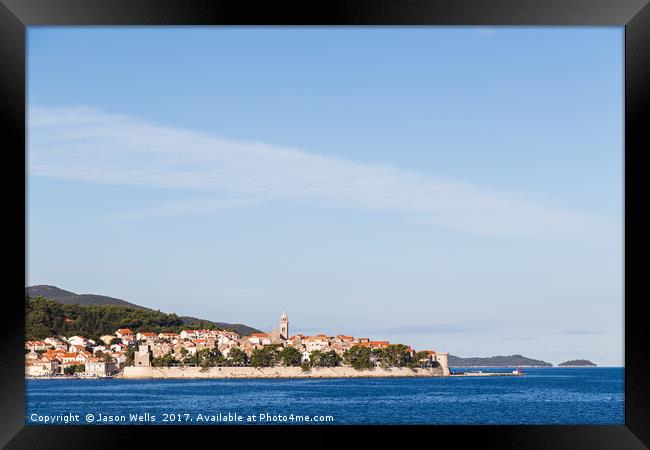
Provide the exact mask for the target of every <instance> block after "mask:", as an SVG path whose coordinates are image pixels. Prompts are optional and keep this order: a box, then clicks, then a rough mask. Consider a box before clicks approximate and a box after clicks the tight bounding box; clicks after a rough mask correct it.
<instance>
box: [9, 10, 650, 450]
mask: <svg viewBox="0 0 650 450" xmlns="http://www.w3.org/2000/svg"><path fill="white" fill-rule="evenodd" d="M39 25H487V26H495V25H549V26H550V25H579V26H590V25H592V26H593V25H598V26H603V25H609V26H624V27H625V236H626V238H627V239H626V243H625V244H626V245H625V258H624V260H625V278H624V279H625V305H624V307H625V425H620V426H588V425H585V426H507V425H504V426H412V427H405V426H382V427H365V426H362V427H348V426H340V427H336V426H325V427H318V426H303V427H285V426H272V427H237V426H231V427H223V426H221V427H220V428H219V429H218V430H216V429H215V427H213V426H205V427H203V426H202V427H191V426H180V428H179V427H178V426H174V427H142V426H128V427H116V426H66V427H55V426H26V425H25V399H24V395H25V379H24V378H25V377H24V365H23V359H24V354H23V348H24V309H23V303H22V301H20V299H21V298H22V296H24V287H25V284H22V285H20V283H19V282H18V280H19V279H21V273H22V279H23V280H24V278H25V275H26V256H25V254H26V252H25V248H26V247H25V245H26V241H25V239H26V233H25V226H26V219H25V217H26V216H25V211H26V204H25V201H26V196H25V195H24V194H25V190H24V188H25V186H26V176H25V169H26V165H25V151H26V147H25V144H26V142H25V138H26V131H25V108H26V104H25V92H26V91H25V87H26V79H25V74H26V67H25V64H26V59H25V51H26V45H25V38H26V27H29V26H39ZM0 66H1V70H0V89H1V95H0V112H1V113H2V125H4V126H3V128H4V130H5V132H4V133H3V138H4V139H3V140H4V142H5V144H4V145H3V148H4V149H5V150H4V156H5V161H6V163H5V164H6V165H5V171H4V174H3V176H2V177H1V179H2V184H3V188H4V189H3V192H4V193H5V211H6V212H7V213H6V215H5V216H4V220H3V221H2V227H3V236H4V238H5V239H4V241H5V245H4V248H5V250H8V252H7V255H6V257H5V261H6V267H7V268H9V270H8V271H7V270H5V271H4V273H5V274H6V275H7V278H8V281H9V282H8V283H7V286H11V289H10V291H9V292H8V294H9V295H7V296H6V298H5V299H4V304H3V314H2V318H3V319H4V320H3V321H2V322H3V328H4V329H5V331H6V334H5V336H4V342H3V343H4V345H3V350H4V351H3V362H4V364H3V365H2V370H1V371H0V377H1V378H2V386H1V391H0V409H1V411H2V415H1V416H0V417H2V421H1V422H0V445H3V446H6V448H45V447H47V448H66V449H70V448H116V447H118V446H123V445H136V441H141V439H144V440H145V441H146V442H148V443H149V444H151V445H148V446H152V445H153V444H154V443H155V442H159V443H160V442H162V443H164V444H166V445H164V446H163V448H168V447H171V446H174V445H194V444H198V442H199V440H203V439H207V441H208V442H214V443H215V445H219V444H223V443H225V440H223V437H224V436H227V437H228V438H234V439H236V441H234V442H239V444H234V445H244V446H246V443H247V442H249V440H250V439H251V438H253V437H258V436H259V435H260V434H261V433H263V435H264V439H265V440H266V442H267V443H268V444H269V445H278V444H281V442H282V440H286V442H289V441H294V439H297V440H295V441H294V442H295V444H296V445H305V446H309V445H312V443H319V444H326V443H328V442H331V443H332V445H339V444H340V442H341V440H340V438H339V437H335V436H333V435H332V433H333V432H336V431H340V430H341V429H344V430H345V431H354V432H357V431H360V432H361V431H364V432H365V433H363V434H364V435H365V436H364V439H365V441H366V445H368V444H372V443H379V442H381V441H384V440H385V439H386V438H387V437H388V436H387V435H389V434H390V435H394V437H396V438H397V439H399V440H400V441H402V442H403V443H404V444H405V445H427V446H429V445H432V446H434V447H438V446H440V445H445V446H446V445H453V446H459V445H460V447H461V448H464V447H465V446H480V447H482V448H503V449H506V448H512V449H515V448H516V449H522V448H526V449H528V448H540V449H542V448H553V449H561V448H571V449H635V448H646V447H648V446H650V408H649V405H650V389H649V386H650V352H648V351H646V348H645V347H646V345H647V344H648V343H650V336H649V334H650V333H649V332H648V330H649V329H650V327H648V326H647V324H646V323H645V322H647V319H646V317H647V316H645V315H644V314H643V309H644V308H643V306H644V303H645V302H644V300H645V298H644V297H643V296H642V294H641V293H642V292H643V290H642V286H641V283H642V279H643V278H642V275H641V271H642V268H643V259H641V255H642V253H641V252H642V247H641V246H640V245H638V242H639V241H638V240H637V239H636V238H638V237H640V235H641V233H640V230H641V226H642V224H643V222H642V221H641V211H643V206H642V204H641V202H642V201H643V200H642V197H641V196H638V195H635V194H636V193H637V192H636V191H637V190H639V189H641V187H642V183H643V181H642V180H643V179H644V178H643V175H642V173H641V170H642V167H644V166H643V165H642V164H641V159H640V158H641V156H642V155H643V153H644V150H645V151H647V149H648V148H650V143H649V139H648V137H647V133H646V132H645V128H647V123H648V119H650V114H649V111H650V95H649V91H650V89H649V86H650V6H649V5H648V1H647V0H618V1H616V0H611V1H610V0H592V1H584V0H574V1H568V0H546V1H539V0H490V1H488V0H462V1H461V0H445V1H441V0H356V1H354V0H347V1H344V0H327V1H311V2H307V1H304V0H303V1H274V2H254V3H251V2H250V1H245V0H239V1H224V0H139V1H129V2H126V1H122V2H120V1H118V0H0ZM7 157H9V161H7ZM21 168H22V170H21ZM21 187H22V188H23V195H22V196H21V195H19V192H20V189H21ZM7 207H8V208H7ZM646 229H647V227H646ZM20 237H22V239H20ZM18 261H22V263H23V265H22V268H21V267H19V266H20V265H19V264H17V262H18ZM289 432H290V433H289ZM278 439H281V440H278ZM447 439H448V441H447ZM373 441H374V442H373ZM444 441H447V442H448V443H444V444H443V442H444ZM217 442H218V443H219V444H217ZM398 442H399V441H398ZM229 445H233V444H229Z"/></svg>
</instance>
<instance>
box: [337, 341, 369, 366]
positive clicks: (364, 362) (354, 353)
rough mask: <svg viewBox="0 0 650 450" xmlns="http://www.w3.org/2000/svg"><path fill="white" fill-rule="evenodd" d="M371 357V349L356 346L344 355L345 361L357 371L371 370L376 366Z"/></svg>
mask: <svg viewBox="0 0 650 450" xmlns="http://www.w3.org/2000/svg"><path fill="white" fill-rule="evenodd" d="M370 356H371V351H370V348H369V347H361V346H359V345H355V346H353V347H352V348H350V349H349V350H347V351H346V352H345V353H344V354H343V361H345V363H346V364H347V365H349V366H351V367H352V368H354V369H356V370H361V369H370V368H372V367H374V366H375V364H374V363H373V362H372V360H371V359H370Z"/></svg>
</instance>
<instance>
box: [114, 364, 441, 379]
mask: <svg viewBox="0 0 650 450" xmlns="http://www.w3.org/2000/svg"><path fill="white" fill-rule="evenodd" d="M444 376H445V375H444V374H443V371H442V369H440V368H435V369H422V368H414V369H410V368H406V367H393V368H390V369H382V368H375V369H373V370H355V369H353V368H351V367H318V368H312V369H311V370H310V371H308V372H303V371H302V369H301V368H300V367H259V368H257V367H210V368H209V369H208V370H202V369H201V368H200V367H131V366H130V367H125V368H124V369H123V371H122V372H121V373H120V374H118V375H117V376H116V377H115V378H120V379H280V378H397V377H399V378H405V377H408V378H418V377H420V378H421V377H427V378H430V377H444Z"/></svg>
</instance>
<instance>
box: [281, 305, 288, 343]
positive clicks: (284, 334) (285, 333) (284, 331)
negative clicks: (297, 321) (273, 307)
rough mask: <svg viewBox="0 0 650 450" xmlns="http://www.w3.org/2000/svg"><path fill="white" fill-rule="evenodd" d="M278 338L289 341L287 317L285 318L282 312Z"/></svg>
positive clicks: (285, 314) (285, 315)
mask: <svg viewBox="0 0 650 450" xmlns="http://www.w3.org/2000/svg"><path fill="white" fill-rule="evenodd" d="M280 338H281V339H289V317H287V313H285V312H284V311H282V315H281V316H280Z"/></svg>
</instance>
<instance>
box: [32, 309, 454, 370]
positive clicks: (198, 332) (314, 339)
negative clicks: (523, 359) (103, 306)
mask: <svg viewBox="0 0 650 450" xmlns="http://www.w3.org/2000/svg"><path fill="white" fill-rule="evenodd" d="M447 357H448V353H446V352H435V351H433V350H420V351H415V349H413V348H412V347H411V346H408V345H403V344H391V343H390V342H389V341H385V340H382V341H378V340H371V339H370V338H367V337H353V336H347V335H337V336H328V335H326V334H318V335H313V336H305V335H302V334H295V335H290V334H289V318H288V316H287V314H286V313H284V312H283V313H282V315H281V316H280V322H279V327H278V328H275V327H274V328H273V330H272V331H271V332H269V333H252V334H250V335H247V336H240V335H238V334H237V333H235V332H233V331H228V330H222V329H189V328H188V329H184V330H182V331H180V333H176V332H165V331H163V332H160V333H154V332H149V331H143V330H138V331H133V330H131V329H129V328H120V329H117V330H115V332H114V334H107V335H103V336H100V337H99V339H98V340H93V339H89V338H86V337H84V336H78V335H75V336H70V337H64V336H49V337H45V338H43V339H42V340H29V341H26V342H25V376H26V377H28V378H53V377H57V378H58V377H61V378H66V377H67V378H110V377H114V376H118V377H119V376H120V375H121V374H122V373H123V372H124V369H125V368H128V367H141V368H145V367H200V368H201V370H207V369H209V368H210V367H273V366H285V367H298V366H299V367H300V368H302V370H303V371H309V370H310V369H311V368H323V367H330V368H332V367H350V368H352V369H357V370H372V369H373V368H375V367H377V368H382V369H386V368H389V367H397V368H412V369H415V368H425V369H426V368H429V369H431V368H440V369H441V374H442V375H449V369H448V367H447Z"/></svg>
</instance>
